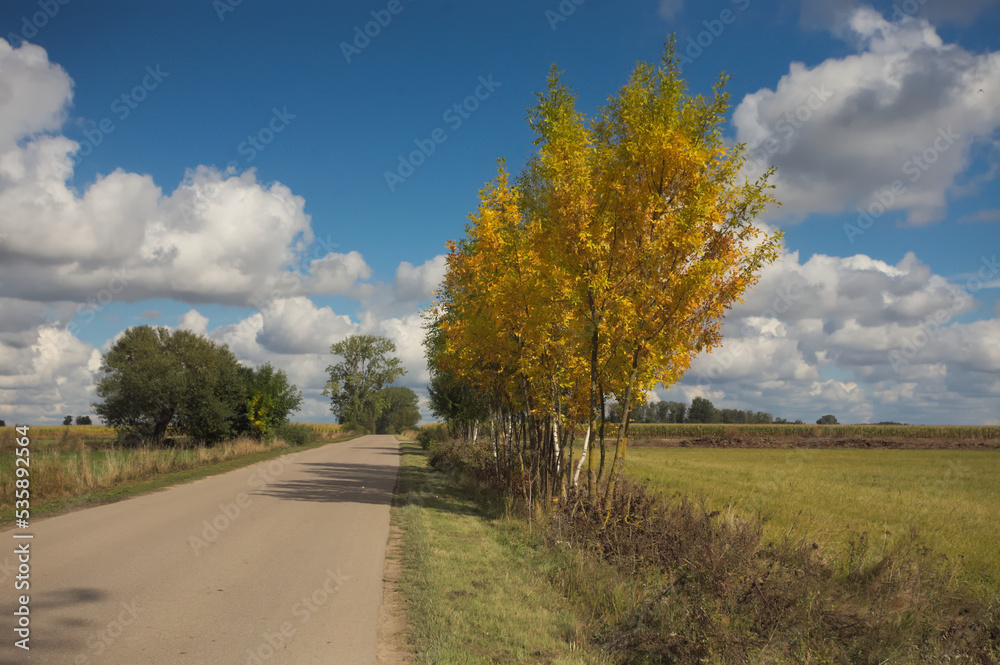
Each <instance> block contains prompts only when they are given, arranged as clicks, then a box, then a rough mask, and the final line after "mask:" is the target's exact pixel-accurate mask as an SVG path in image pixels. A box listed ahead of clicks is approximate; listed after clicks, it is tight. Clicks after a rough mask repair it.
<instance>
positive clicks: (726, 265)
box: [431, 45, 781, 497]
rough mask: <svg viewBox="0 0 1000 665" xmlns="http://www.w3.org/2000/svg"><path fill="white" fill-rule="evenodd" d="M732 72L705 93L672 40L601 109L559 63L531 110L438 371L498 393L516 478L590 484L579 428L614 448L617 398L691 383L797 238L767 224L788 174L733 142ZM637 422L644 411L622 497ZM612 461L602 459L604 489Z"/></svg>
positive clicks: (490, 192)
mask: <svg viewBox="0 0 1000 665" xmlns="http://www.w3.org/2000/svg"><path fill="white" fill-rule="evenodd" d="M724 84H725V77H723V78H722V79H720V81H719V82H718V84H717V85H716V86H715V88H714V90H713V93H712V95H711V96H710V97H709V98H707V99H706V98H704V97H702V96H695V97H692V96H689V95H687V94H686V92H685V85H684V82H683V80H682V79H681V78H680V76H679V71H678V67H677V58H676V56H675V54H674V51H673V47H672V45H668V46H667V48H666V51H665V53H664V57H663V62H662V64H661V65H660V66H658V67H657V66H654V65H650V64H646V63H640V64H639V65H638V66H637V67H636V69H635V71H634V72H633V74H632V77H631V78H630V80H629V82H628V84H627V85H626V86H625V87H623V88H622V89H621V90H620V91H619V92H618V93H617V94H616V95H614V96H613V97H612V98H611V99H610V101H609V103H608V104H607V106H605V107H604V108H603V109H601V111H600V113H599V114H598V116H597V117H596V118H593V119H591V120H589V121H588V120H587V119H586V118H585V117H584V116H583V114H582V113H580V112H579V111H578V110H577V109H576V100H575V96H574V94H573V93H572V91H571V90H570V89H569V88H568V87H567V86H565V85H564V84H563V83H562V82H561V79H560V75H559V74H558V73H557V72H556V70H555V69H554V68H553V70H552V72H551V74H550V76H549V79H548V87H547V89H546V90H545V92H543V93H541V94H539V96H538V103H537V105H535V106H534V107H532V108H531V109H529V112H528V120H529V123H530V125H531V128H532V129H533V131H534V132H535V137H536V139H535V145H536V146H537V152H536V153H535V154H534V155H533V156H532V157H531V158H530V159H529V161H528V163H527V165H526V166H525V168H524V170H523V171H522V172H521V173H520V174H519V175H518V176H517V177H512V176H511V175H510V174H509V173H508V172H507V170H506V168H505V166H504V164H503V162H502V161H501V162H500V166H499V169H498V172H497V176H496V178H495V179H494V180H492V181H491V182H489V183H487V184H486V186H485V188H484V189H483V190H482V191H481V193H480V199H481V201H480V205H479V209H478V211H477V212H476V213H474V214H472V215H470V223H469V224H468V225H467V227H466V234H465V237H464V238H462V239H460V240H458V241H455V242H450V243H449V249H450V252H449V255H448V266H447V273H446V276H445V282H444V285H443V287H442V289H441V292H440V294H439V301H438V303H436V306H435V310H434V312H433V315H432V320H433V321H435V322H436V323H435V325H436V327H437V328H438V329H439V333H438V332H434V331H432V332H431V334H441V335H442V336H443V337H444V340H445V341H444V345H443V347H444V348H443V349H441V350H440V351H438V352H436V354H435V363H436V365H435V367H434V370H435V371H436V372H437V373H438V374H442V375H444V376H445V377H447V378H448V380H449V381H452V380H460V381H461V382H462V385H463V386H468V387H470V388H471V389H474V390H475V391H477V392H478V393H479V394H481V395H482V396H483V397H482V399H483V400H484V401H485V402H486V404H487V408H488V410H489V413H490V414H491V420H492V427H493V429H495V431H496V432H498V433H499V434H498V435H497V437H493V441H494V446H495V447H494V451H493V453H494V459H495V460H496V461H497V470H498V471H500V469H501V467H503V468H504V469H505V475H506V478H507V482H508V486H509V487H513V486H515V485H516V486H518V487H522V488H527V490H528V491H529V492H534V493H538V494H544V495H550V494H552V493H553V492H556V491H559V487H560V486H561V487H562V488H563V490H562V491H565V488H566V486H567V485H568V484H571V483H573V482H575V477H574V478H571V477H570V472H569V469H568V467H569V465H568V464H566V457H567V454H568V455H569V456H570V457H571V455H572V452H571V450H570V451H567V445H568V444H571V443H572V440H573V437H574V436H575V428H574V427H568V426H567V425H568V424H569V423H576V422H580V421H583V422H586V423H587V434H586V436H585V439H584V444H583V447H584V454H586V450H587V448H588V444H589V442H590V439H591V435H592V434H594V435H596V437H597V440H598V441H599V442H600V445H601V450H602V456H601V459H602V461H603V451H604V432H605V426H604V424H605V423H604V419H605V413H606V409H605V399H606V398H607V397H608V396H610V395H613V396H615V397H616V399H617V400H618V401H619V402H620V403H621V408H622V411H623V412H625V413H628V412H630V411H631V410H632V409H633V408H634V407H635V404H636V403H637V402H638V401H639V400H637V398H636V397H637V395H643V394H645V393H646V392H648V391H649V390H650V389H652V388H653V387H654V386H655V385H657V384H663V385H670V384H672V383H674V382H675V381H677V380H678V379H679V378H680V377H681V376H682V375H683V374H684V372H685V370H686V369H687V368H688V366H689V365H690V362H691V358H692V357H693V355H694V354H696V353H698V352H701V351H710V350H711V349H713V348H714V347H716V346H718V344H719V343H720V339H721V333H720V325H721V321H722V318H723V315H724V313H725V311H726V309H728V308H729V307H730V306H731V305H732V304H733V303H734V302H737V301H739V300H740V298H741V296H742V294H743V293H744V292H745V291H746V290H747V289H748V288H749V287H750V286H752V285H753V284H754V283H755V282H756V281H757V279H758V275H759V272H760V270H761V269H762V268H763V266H764V265H766V264H767V263H769V262H771V261H773V260H774V259H775V258H776V257H777V256H778V252H779V248H780V237H781V235H780V233H768V232H766V231H765V230H764V229H762V228H760V227H758V226H756V225H755V224H754V223H753V220H754V218H755V217H756V216H757V215H758V214H760V213H761V212H762V211H763V210H764V209H765V207H766V206H767V205H768V204H769V203H771V202H772V201H773V199H772V197H771V196H770V194H769V193H768V192H767V190H768V189H769V187H770V186H769V185H768V178H769V177H770V172H768V173H767V174H765V176H763V177H762V178H760V179H759V180H757V181H755V182H746V181H744V182H740V179H741V176H740V169H741V166H742V164H743V162H744V153H745V150H744V147H743V146H742V145H737V146H727V145H726V144H725V142H724V140H723V137H722V131H721V125H722V123H723V122H724V118H725V112H726V110H727V108H728V96H727V95H726V93H725V92H724ZM627 435H628V423H627V422H626V423H624V424H623V425H622V426H621V427H619V428H617V431H616V432H615V454H614V459H613V461H612V466H611V469H610V473H609V474H608V475H607V476H606V478H607V480H608V483H607V488H606V490H605V496H610V495H611V493H613V491H614V486H615V482H616V479H617V477H618V476H619V475H620V472H621V468H622V464H623V462H624V456H625V451H626V442H627ZM500 437H502V438H503V439H504V441H503V443H502V445H499V446H497V439H498V438H500ZM501 458H502V459H501ZM515 470H516V473H517V474H522V473H523V474H526V476H527V481H528V482H527V484H525V483H522V482H521V481H520V480H518V481H517V482H513V480H512V476H513V475H514V473H515ZM596 471H597V470H596V469H595V463H594V456H593V455H590V456H589V457H588V482H587V487H588V494H589V496H591V497H593V496H594V493H595V492H596V489H597V485H598V484H599V483H600V480H601V474H603V472H604V469H603V464H602V467H601V469H600V473H595V472H596Z"/></svg>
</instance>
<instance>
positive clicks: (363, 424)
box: [323, 335, 406, 432]
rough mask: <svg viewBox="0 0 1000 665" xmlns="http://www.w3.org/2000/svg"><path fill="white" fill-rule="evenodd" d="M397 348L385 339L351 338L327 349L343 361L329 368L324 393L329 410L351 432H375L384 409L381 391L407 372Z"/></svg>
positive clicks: (368, 336)
mask: <svg viewBox="0 0 1000 665" xmlns="http://www.w3.org/2000/svg"><path fill="white" fill-rule="evenodd" d="M395 351H396V345H395V344H393V343H392V341H391V340H389V339H386V338H385V337H377V336H375V335H351V336H350V337H348V338H347V339H345V340H343V341H341V342H337V343H336V344H334V345H332V346H331V347H330V353H332V354H334V355H338V356H340V357H341V358H342V360H341V361H340V362H339V363H337V364H336V365H330V366H329V367H327V368H326V371H327V372H329V373H330V380H329V381H327V383H326V387H325V388H324V389H323V394H324V395H328V396H329V397H330V402H331V405H330V410H331V411H332V412H333V415H335V416H336V417H337V422H338V423H340V424H342V425H346V426H347V427H348V428H350V429H356V430H364V431H367V432H374V431H375V423H376V421H377V420H378V418H379V416H380V415H382V411H383V410H384V409H385V407H386V398H385V395H384V394H383V392H382V389H383V388H385V387H386V386H387V385H389V384H391V383H392V382H393V381H395V380H396V379H397V378H399V377H400V376H403V374H405V373H406V370H405V369H403V368H402V366H401V365H402V363H401V362H400V360H399V358H396V357H395V356H392V355H390V354H393V353H395Z"/></svg>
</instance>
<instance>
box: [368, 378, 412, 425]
mask: <svg viewBox="0 0 1000 665" xmlns="http://www.w3.org/2000/svg"><path fill="white" fill-rule="evenodd" d="M382 397H383V398H384V399H385V408H384V409H383V410H382V413H381V414H380V415H379V417H378V419H377V420H376V421H375V433H376V434H399V433H400V432H402V431H403V430H406V429H409V428H411V427H413V426H414V425H416V424H417V423H418V422H420V407H419V406H418V405H417V404H418V399H417V393H415V392H413V391H412V390H411V389H409V388H405V387H403V386H389V387H388V388H385V389H383V390H382Z"/></svg>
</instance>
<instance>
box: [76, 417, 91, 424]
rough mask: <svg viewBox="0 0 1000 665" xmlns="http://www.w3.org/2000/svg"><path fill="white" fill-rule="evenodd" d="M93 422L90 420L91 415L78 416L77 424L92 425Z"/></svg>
mask: <svg viewBox="0 0 1000 665" xmlns="http://www.w3.org/2000/svg"><path fill="white" fill-rule="evenodd" d="M92 422H93V421H91V420H90V416H77V417H76V424H77V425H90V424H92Z"/></svg>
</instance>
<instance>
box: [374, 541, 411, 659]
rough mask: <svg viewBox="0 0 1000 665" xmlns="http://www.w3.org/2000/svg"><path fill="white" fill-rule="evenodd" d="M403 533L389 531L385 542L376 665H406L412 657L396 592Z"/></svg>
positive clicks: (400, 599) (401, 602)
mask: <svg viewBox="0 0 1000 665" xmlns="http://www.w3.org/2000/svg"><path fill="white" fill-rule="evenodd" d="M402 542H403V531H402V530H401V529H400V528H399V527H397V526H390V527H389V541H388V542H387V543H386V550H385V571H384V572H383V573H382V607H381V609H380V610H379V616H378V644H377V646H376V648H375V663H376V665H409V663H412V662H413V653H412V652H411V651H410V645H409V643H408V642H407V641H406V629H407V623H406V601H405V600H404V599H403V596H402V594H401V593H400V592H399V577H400V575H401V574H402V569H403V566H402V559H401V557H402Z"/></svg>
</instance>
